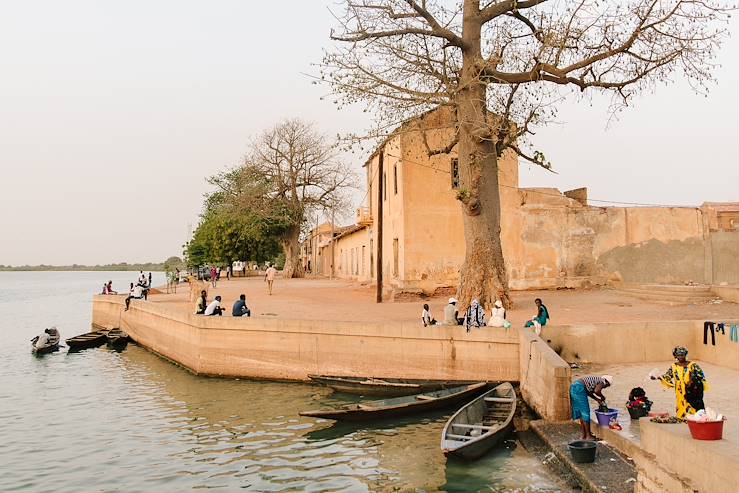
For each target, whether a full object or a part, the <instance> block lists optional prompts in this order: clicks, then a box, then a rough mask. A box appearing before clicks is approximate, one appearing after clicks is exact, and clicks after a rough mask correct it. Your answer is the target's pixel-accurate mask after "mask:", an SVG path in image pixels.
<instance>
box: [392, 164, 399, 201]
mask: <svg viewBox="0 0 739 493" xmlns="http://www.w3.org/2000/svg"><path fill="white" fill-rule="evenodd" d="M393 189H394V190H395V195H398V165H397V164H395V165H393Z"/></svg>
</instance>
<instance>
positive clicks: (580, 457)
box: [567, 440, 596, 464]
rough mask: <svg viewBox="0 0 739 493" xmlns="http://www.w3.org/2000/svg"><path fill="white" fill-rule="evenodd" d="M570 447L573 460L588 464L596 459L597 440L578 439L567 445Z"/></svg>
mask: <svg viewBox="0 0 739 493" xmlns="http://www.w3.org/2000/svg"><path fill="white" fill-rule="evenodd" d="M567 448H569V449H570V455H572V460H573V462H577V463H578V464H588V463H590V462H593V461H595V450H596V444H595V442H589V441H586V440H577V441H575V442H570V443H569V444H568V445H567Z"/></svg>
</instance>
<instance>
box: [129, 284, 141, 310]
mask: <svg viewBox="0 0 739 493" xmlns="http://www.w3.org/2000/svg"><path fill="white" fill-rule="evenodd" d="M143 297H144V288H142V287H141V284H136V285H135V286H133V285H132V287H131V290H130V291H129V293H128V297H127V298H126V310H125V311H128V308H129V306H130V305H131V300H132V299H133V300H140V299H141V298H143Z"/></svg>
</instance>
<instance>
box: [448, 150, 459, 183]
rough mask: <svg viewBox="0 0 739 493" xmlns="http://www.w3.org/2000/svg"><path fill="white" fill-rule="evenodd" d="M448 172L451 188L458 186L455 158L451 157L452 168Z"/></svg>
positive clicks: (457, 170)
mask: <svg viewBox="0 0 739 493" xmlns="http://www.w3.org/2000/svg"><path fill="white" fill-rule="evenodd" d="M450 173H451V175H452V189H457V188H459V161H458V160H457V158H452V169H451V170H450Z"/></svg>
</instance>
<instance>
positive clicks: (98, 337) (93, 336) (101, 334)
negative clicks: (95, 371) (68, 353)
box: [65, 330, 108, 351]
mask: <svg viewBox="0 0 739 493" xmlns="http://www.w3.org/2000/svg"><path fill="white" fill-rule="evenodd" d="M107 338H108V337H107V332H105V331H102V330H96V331H93V332H88V333H86V334H80V335H78V336H74V337H70V338H69V339H67V340H66V341H65V342H66V343H67V346H69V349H70V350H72V351H74V350H77V349H87V348H93V347H98V346H101V345H103V344H105V341H106V340H107Z"/></svg>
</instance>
